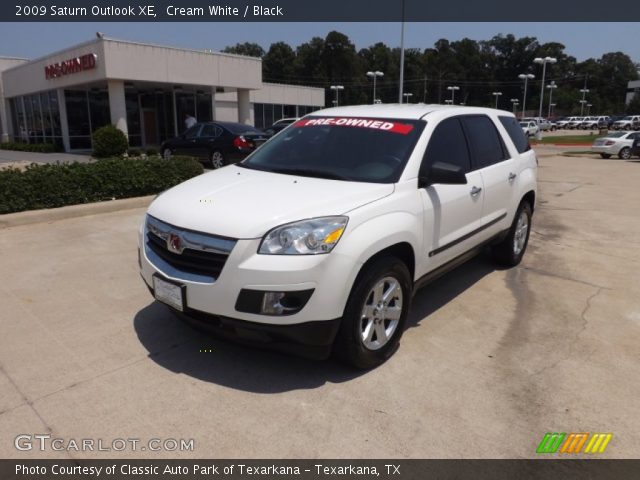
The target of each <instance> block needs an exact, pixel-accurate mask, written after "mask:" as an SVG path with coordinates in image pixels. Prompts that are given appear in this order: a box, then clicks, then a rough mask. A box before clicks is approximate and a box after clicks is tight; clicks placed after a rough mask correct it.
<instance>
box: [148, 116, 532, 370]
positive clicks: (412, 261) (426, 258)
mask: <svg viewBox="0 0 640 480" xmlns="http://www.w3.org/2000/svg"><path fill="white" fill-rule="evenodd" d="M536 174H537V160H536V157H535V154H534V152H533V151H532V150H531V149H530V147H529V144H528V141H527V139H526V138H525V136H524V134H523V132H522V129H521V128H520V125H519V124H518V121H517V120H516V118H515V117H514V116H513V114H511V113H509V112H506V111H498V110H492V109H485V108H472V107H460V106H455V107H452V106H441V105H367V106H355V107H339V108H332V109H327V110H323V111H318V112H314V113H313V114H311V115H308V116H306V117H304V118H303V119H301V120H299V121H298V122H296V123H295V124H293V125H292V126H291V127H290V128H288V129H287V130H285V131H283V132H282V133H281V134H280V135H276V136H275V137H273V138H272V139H271V140H269V141H268V142H267V143H265V144H264V145H262V146H261V147H260V148H259V149H258V150H256V151H255V152H254V153H253V154H251V155H250V156H249V157H247V158H246V159H245V160H244V161H242V162H241V163H238V164H236V165H229V166H227V167H224V168H221V169H218V170H215V171H212V172H209V173H206V174H204V175H201V176H199V177H197V178H194V179H191V180H189V181H187V182H185V183H183V184H181V185H178V186H176V187H174V188H172V189H170V190H168V191H166V192H164V193H162V194H161V195H159V196H158V197H157V198H156V199H155V200H154V201H153V203H152V204H151V206H150V207H149V210H148V214H147V216H146V218H145V220H144V222H143V224H142V225H141V228H140V232H139V245H140V250H139V253H140V268H141V274H142V278H143V279H144V281H145V282H146V284H147V286H148V287H149V289H150V290H151V291H152V293H153V294H154V296H155V298H156V299H158V300H159V301H161V302H164V303H166V304H168V305H169V306H170V307H171V308H172V309H173V310H174V311H177V312H179V313H181V316H182V317H183V318H185V319H187V320H188V321H190V322H192V323H194V324H196V325H199V326H201V327H203V328H205V329H207V330H210V331H214V332H217V333H218V334H220V335H222V336H225V337H231V338H235V339H239V340H241V341H246V342H250V343H252V344H258V345H263V346H271V347H274V348H278V349H281V350H286V351H289V352H295V353H299V354H303V355H306V356H312V357H316V358H326V357H327V356H328V355H329V354H330V353H331V351H332V350H333V352H334V353H335V354H336V355H338V356H339V357H341V358H342V359H344V360H345V361H347V362H348V363H350V364H352V365H355V366H357V367H360V368H371V367H374V366H376V365H378V364H380V363H382V362H384V361H385V360H386V359H387V358H388V357H390V356H391V355H392V354H393V353H394V351H395V350H396V347H397V346H398V342H399V340H400V337H401V335H402V333H403V330H404V328H405V323H406V319H407V313H408V312H409V308H410V304H411V299H412V296H413V293H414V292H415V291H416V290H417V289H418V288H420V287H422V286H423V285H425V284H426V283H427V282H428V281H430V280H433V279H435V278H436V277H438V276H440V275H442V274H443V273H444V272H446V271H448V270H449V269H451V268H453V267H455V266H456V265H459V264H460V263H461V262H463V261H465V260H467V259H468V258H470V257H471V256H472V255H474V254H475V253H477V252H478V251H479V250H480V249H481V248H482V247H484V246H487V245H490V246H491V247H492V250H493V253H494V255H495V258H496V259H497V260H498V261H499V262H500V263H501V264H504V265H508V266H513V265H516V264H518V263H519V262H520V260H521V259H522V256H523V254H524V252H525V249H526V247H527V242H528V238H529V232H530V229H531V216H532V213H533V210H534V206H535V198H536Z"/></svg>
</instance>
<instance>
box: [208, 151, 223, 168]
mask: <svg viewBox="0 0 640 480" xmlns="http://www.w3.org/2000/svg"><path fill="white" fill-rule="evenodd" d="M208 163H209V166H210V167H211V168H213V169H216V168H221V167H224V165H225V163H224V155H222V152H221V151H220V150H214V151H213V152H211V153H210V154H209V162H208Z"/></svg>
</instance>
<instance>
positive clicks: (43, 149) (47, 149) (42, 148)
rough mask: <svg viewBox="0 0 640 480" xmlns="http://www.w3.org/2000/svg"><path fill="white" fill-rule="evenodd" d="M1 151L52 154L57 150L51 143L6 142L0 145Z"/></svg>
mask: <svg viewBox="0 0 640 480" xmlns="http://www.w3.org/2000/svg"><path fill="white" fill-rule="evenodd" d="M0 149H1V150H16V151H19V152H37V153H53V152H57V151H58V148H56V146H55V145H54V144H53V143H18V142H8V143H0Z"/></svg>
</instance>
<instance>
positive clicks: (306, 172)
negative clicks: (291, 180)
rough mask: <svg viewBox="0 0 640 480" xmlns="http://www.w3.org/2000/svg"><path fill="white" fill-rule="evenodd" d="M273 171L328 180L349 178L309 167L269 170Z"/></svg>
mask: <svg viewBox="0 0 640 480" xmlns="http://www.w3.org/2000/svg"><path fill="white" fill-rule="evenodd" d="M269 171H271V172H273V173H284V174H287V175H301V176H303V177H316V178H327V179H329V180H349V178H347V177H344V176H342V175H339V174H337V173H333V172H328V171H326V170H313V169H311V168H274V169H271V170H269Z"/></svg>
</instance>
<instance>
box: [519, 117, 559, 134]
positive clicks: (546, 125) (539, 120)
mask: <svg viewBox="0 0 640 480" xmlns="http://www.w3.org/2000/svg"><path fill="white" fill-rule="evenodd" d="M520 121H521V122H535V124H536V125H537V126H538V129H539V130H540V131H542V132H545V131H547V130H551V122H549V120H547V119H546V118H543V117H524V118H521V119H520Z"/></svg>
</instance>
